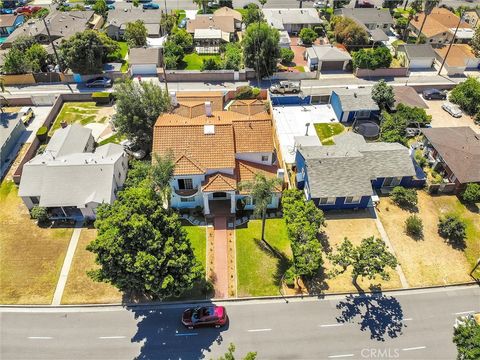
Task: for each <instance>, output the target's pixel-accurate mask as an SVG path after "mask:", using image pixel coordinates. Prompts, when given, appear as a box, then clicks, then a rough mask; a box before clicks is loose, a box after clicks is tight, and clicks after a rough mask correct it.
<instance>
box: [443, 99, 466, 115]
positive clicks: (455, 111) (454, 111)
mask: <svg viewBox="0 0 480 360" xmlns="http://www.w3.org/2000/svg"><path fill="white" fill-rule="evenodd" d="M442 109H443V110H445V111H446V112H448V113H449V114H450V115H452V116H453V117H454V118H459V117H462V115H463V113H462V110H460V107H459V106H458V105H455V104H452V103H449V102H446V103H443V104H442Z"/></svg>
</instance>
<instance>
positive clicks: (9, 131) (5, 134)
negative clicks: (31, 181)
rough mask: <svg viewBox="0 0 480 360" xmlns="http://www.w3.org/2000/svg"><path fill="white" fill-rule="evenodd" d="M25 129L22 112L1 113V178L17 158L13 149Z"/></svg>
mask: <svg viewBox="0 0 480 360" xmlns="http://www.w3.org/2000/svg"><path fill="white" fill-rule="evenodd" d="M25 130H26V129H25V125H24V124H23V122H22V119H21V114H19V113H3V112H2V113H0V178H1V177H3V173H4V171H5V170H6V169H7V167H8V166H9V164H10V162H11V161H12V160H13V158H15V155H16V154H14V153H13V151H14V149H15V147H16V146H17V143H18V141H19V140H20V138H21V137H22V135H23V133H24V131H25Z"/></svg>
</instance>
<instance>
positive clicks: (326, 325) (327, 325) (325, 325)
mask: <svg viewBox="0 0 480 360" xmlns="http://www.w3.org/2000/svg"><path fill="white" fill-rule="evenodd" d="M343 325H345V324H324V325H319V326H320V327H333V326H343Z"/></svg>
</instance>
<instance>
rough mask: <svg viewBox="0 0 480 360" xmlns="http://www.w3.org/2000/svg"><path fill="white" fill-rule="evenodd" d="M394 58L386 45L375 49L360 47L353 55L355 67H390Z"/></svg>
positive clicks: (371, 68)
mask: <svg viewBox="0 0 480 360" xmlns="http://www.w3.org/2000/svg"><path fill="white" fill-rule="evenodd" d="M392 59H393V57H392V54H391V53H390V50H389V49H388V48H387V47H385V46H379V47H377V48H375V49H360V50H358V51H355V52H354V53H353V56H352V61H353V67H354V68H360V69H370V70H375V69H378V68H388V67H390V64H391V63H392Z"/></svg>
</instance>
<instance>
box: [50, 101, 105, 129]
mask: <svg viewBox="0 0 480 360" xmlns="http://www.w3.org/2000/svg"><path fill="white" fill-rule="evenodd" d="M112 114H113V107H112V106H97V105H95V102H93V101H88V102H66V103H64V104H63V106H62V109H61V110H60V112H59V114H58V115H57V118H56V119H55V122H54V123H53V125H52V127H51V128H50V132H49V135H50V136H51V135H52V134H53V133H54V132H55V131H56V130H58V129H59V128H60V126H61V123H62V122H66V123H67V124H73V123H78V124H81V125H87V124H90V123H93V122H95V123H98V124H104V123H106V122H107V120H108V119H109V117H110V116H111V115H112Z"/></svg>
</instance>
